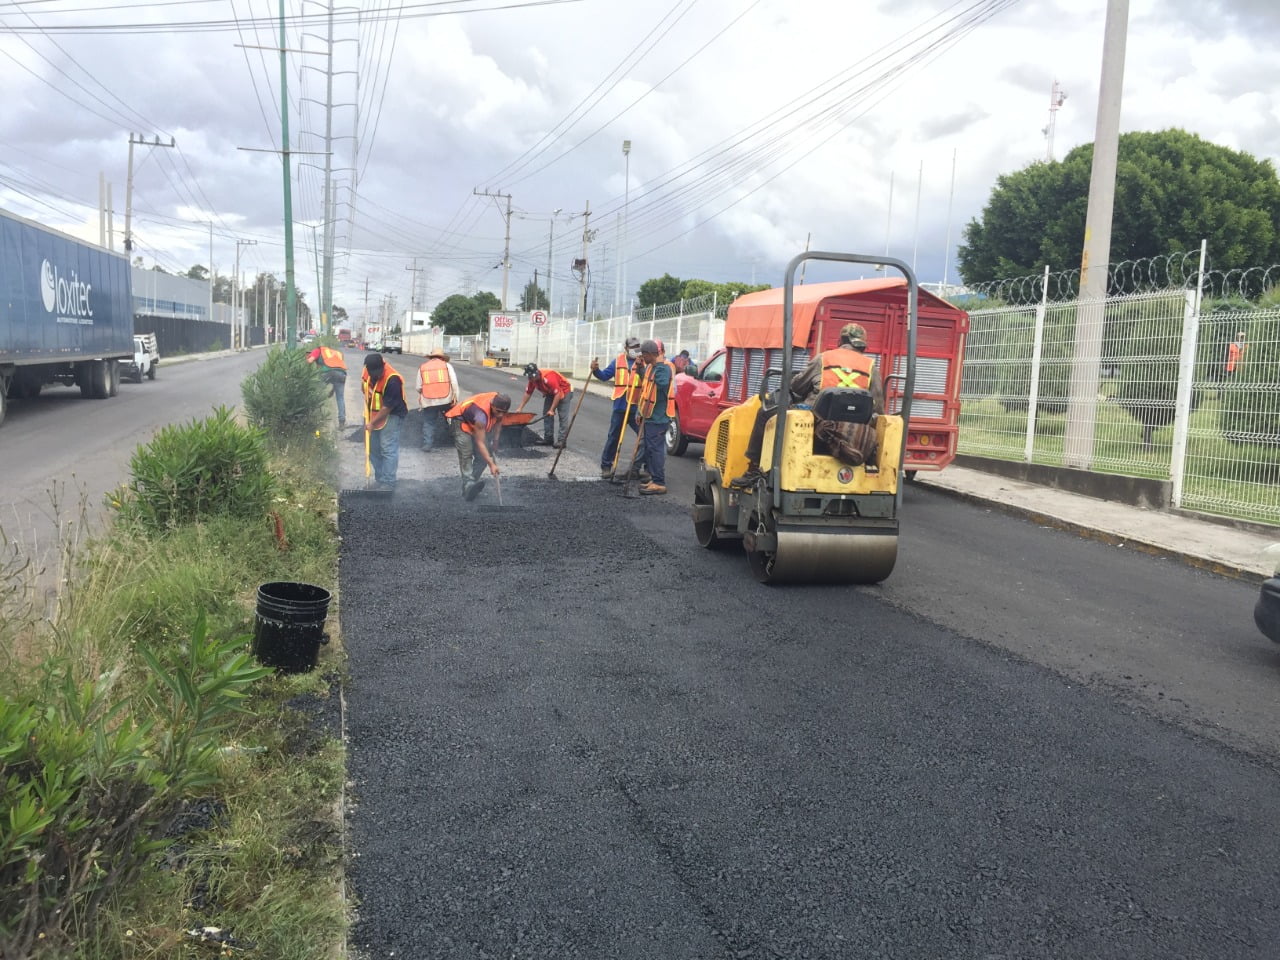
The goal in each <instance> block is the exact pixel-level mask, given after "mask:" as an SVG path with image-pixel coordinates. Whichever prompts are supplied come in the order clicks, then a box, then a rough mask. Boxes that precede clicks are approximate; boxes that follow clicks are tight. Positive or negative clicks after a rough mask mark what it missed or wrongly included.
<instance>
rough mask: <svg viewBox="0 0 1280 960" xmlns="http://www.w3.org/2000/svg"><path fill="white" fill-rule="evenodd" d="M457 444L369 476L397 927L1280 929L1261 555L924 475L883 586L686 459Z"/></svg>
mask: <svg viewBox="0 0 1280 960" xmlns="http://www.w3.org/2000/svg"><path fill="white" fill-rule="evenodd" d="M393 362H395V363H396V365H397V366H398V367H399V368H400V369H402V370H404V371H406V372H407V373H408V374H409V375H410V376H411V373H412V369H413V367H414V366H415V365H416V362H417V361H416V360H415V359H414V358H409V357H406V358H404V359H403V360H399V359H398V358H397V360H396V361H393ZM461 374H462V381H463V385H464V389H475V390H479V389H486V388H487V389H493V388H494V387H496V386H499V385H503V386H506V387H510V388H513V389H518V388H519V387H520V386H522V382H521V381H520V380H519V379H515V378H512V377H510V375H509V374H507V373H503V372H495V371H472V370H470V369H469V368H466V367H463V368H462V369H461ZM517 402H518V401H517ZM607 406H608V404H607V401H603V400H597V399H596V398H594V397H592V398H589V399H588V401H587V403H586V404H585V405H584V407H583V414H582V415H581V417H580V419H579V423H578V424H577V425H576V426H575V428H574V437H575V438H576V439H574V440H571V442H570V451H569V454H567V455H566V467H565V468H564V469H562V470H561V471H560V473H559V475H560V476H562V477H565V478H573V477H575V476H585V475H589V474H590V473H592V472H595V469H596V466H597V462H596V459H595V458H596V457H597V455H598V449H599V443H600V440H601V439H602V436H603V423H604V418H605V417H606V416H607ZM351 446H352V447H354V446H355V445H351ZM698 450H699V448H697V447H694V448H692V450H691V453H696V452H697V451H698ZM452 456H453V455H452V452H451V451H439V452H434V453H431V454H423V453H422V452H420V451H417V450H414V449H412V446H411V445H406V450H405V452H404V454H403V455H402V462H404V463H405V464H406V465H407V466H408V467H409V470H408V471H406V470H405V469H402V472H401V476H402V477H404V476H406V473H408V474H416V476H418V477H420V479H416V478H415V479H413V480H412V481H409V482H402V483H401V485H400V489H399V490H398V491H397V493H396V495H395V497H394V498H391V499H384V498H381V497H378V496H372V495H366V494H361V493H348V494H344V496H343V499H342V505H341V525H342V533H343V538H344V541H343V553H342V568H341V586H342V597H343V603H342V617H343V624H342V625H343V633H344V638H345V643H346V647H347V650H348V652H349V655H350V657H351V664H350V666H351V684H350V688H349V690H348V717H349V719H348V724H349V732H350V751H351V752H350V773H351V777H352V779H353V780H354V782H355V798H356V804H355V807H354V810H353V812H352V815H351V826H352V837H353V845H354V849H355V852H356V853H357V857H356V859H355V860H354V866H353V871H352V877H353V882H354V886H355V891H356V894H357V896H358V898H359V902H360V907H359V919H358V922H357V925H356V928H355V930H354V935H353V940H354V943H355V944H356V945H357V946H358V947H359V948H362V949H364V950H365V951H366V952H367V953H368V955H369V956H371V957H386V956H391V955H394V956H397V957H450V958H455V957H456V958H472V957H474V958H480V957H495V958H496V957H555V958H560V957H584V958H595V957H645V958H649V957H653V958H667V957H670V958H685V957H688V958H693V957H787V958H792V957H904V958H907V957H910V958H914V957H948V958H950V957H982V958H996V957H1008V958H1014V957H1018V958H1022V957H1046V958H1049V957H1053V958H1060V957H1081V958H1084V957H1089V958H1096V957H1124V958H1131V957H1132V958H1143V957H1152V958H1156V957H1159V958H1167V957H1215V958H1218V957H1223V958H1227V957H1258V958H1262V957H1274V956H1276V954H1277V945H1278V944H1280V908H1278V907H1277V906H1276V894H1275V889H1274V888H1275V878H1276V876H1277V875H1278V873H1280V843H1277V842H1276V840H1275V831H1274V827H1273V825H1274V823H1275V822H1276V821H1277V815H1278V814H1280V791H1277V789H1276V788H1277V780H1276V770H1277V765H1276V762H1275V761H1276V758H1277V757H1278V756H1280V734H1278V733H1277V730H1276V726H1275V721H1274V719H1273V718H1272V717H1271V716H1270V710H1271V708H1272V707H1273V705H1274V703H1275V699H1276V698H1275V696H1274V690H1275V684H1276V683H1277V682H1280V676H1278V675H1277V674H1278V664H1277V657H1276V655H1275V654H1274V653H1273V651H1272V649H1271V647H1270V645H1269V644H1267V643H1266V641H1265V640H1262V639H1261V638H1259V637H1256V636H1254V635H1253V634H1252V633H1251V632H1250V631H1249V630H1247V629H1245V628H1244V627H1243V626H1240V627H1237V626H1235V625H1234V624H1235V623H1236V622H1237V621H1238V622H1240V623H1242V624H1243V623H1245V622H1247V609H1248V607H1249V606H1250V605H1251V604H1252V594H1253V589H1252V588H1250V587H1248V586H1247V585H1243V584H1237V583H1234V582H1232V581H1227V580H1223V579H1220V578H1216V577H1213V576H1211V575H1208V574H1205V573H1202V572H1200V571H1196V570H1191V569H1188V568H1184V567H1181V566H1178V565H1176V564H1174V563H1170V562H1165V561H1159V560H1156V559H1153V558H1151V557H1148V556H1145V555H1140V554H1130V553H1126V552H1125V551H1122V550H1117V549H1116V548H1112V547H1105V546H1103V545H1101V544H1095V543H1091V542H1088V541H1085V540H1081V539H1079V538H1076V537H1073V536H1070V535H1066V534H1063V533H1061V532H1058V531H1054V530H1049V529H1043V528H1040V527H1037V526H1036V525H1034V524H1031V523H1027V522H1024V521H1020V520H1017V519H1014V518H1010V517H1006V516H1003V515H1001V514H998V513H990V512H987V511H984V510H983V509H981V508H979V507H976V506H974V505H972V504H967V503H961V502H957V501H954V500H950V499H947V498H945V497H943V496H940V495H938V494H936V493H934V492H931V491H928V490H927V489H924V488H912V489H911V490H910V491H909V493H908V496H907V503H906V507H905V520H904V524H905V526H904V535H903V539H902V547H901V551H900V557H899V563H898V567H897V569H896V570H895V571H894V573H893V575H892V577H891V578H890V579H889V580H888V581H887V582H886V583H885V584H884V585H882V586H879V587H855V588H849V587H844V588H840V587H773V588H770V587H764V586H761V585H759V584H757V583H755V582H754V580H752V579H751V577H750V574H749V572H748V569H747V565H746V561H745V559H744V558H743V557H742V555H741V553H740V552H735V551H725V552H723V553H720V552H708V551H704V550H701V549H700V548H699V547H698V546H697V545H696V542H695V541H694V539H693V536H692V530H691V524H690V521H689V517H688V510H687V507H688V501H689V496H688V490H689V487H690V483H689V480H690V479H691V474H692V459H691V458H688V459H686V460H684V461H671V466H670V468H669V471H668V486H669V488H670V489H671V490H672V494H671V495H669V496H668V497H666V498H644V499H636V500H628V499H624V498H622V497H621V496H620V492H619V489H618V488H616V487H611V486H609V485H607V484H603V483H599V482H593V483H578V482H562V481H555V480H549V479H547V477H546V467H547V465H548V464H549V453H548V452H546V451H530V452H529V453H527V454H524V455H522V456H521V457H514V456H513V457H512V458H511V459H509V460H508V459H505V458H504V460H503V473H504V477H503V493H504V505H503V508H502V509H497V504H496V501H495V498H494V496H493V493H494V491H492V490H491V489H490V490H486V493H485V494H484V495H483V496H482V498H481V499H480V500H478V501H476V502H475V503H467V502H465V501H463V500H462V499H461V497H460V496H459V492H458V483H457V477H456V469H457V467H456V463H451V462H450V461H451V460H452ZM540 457H543V458H545V459H540ZM1242 611H1245V612H1244V614H1243V616H1242ZM1237 681H1238V682H1237Z"/></svg>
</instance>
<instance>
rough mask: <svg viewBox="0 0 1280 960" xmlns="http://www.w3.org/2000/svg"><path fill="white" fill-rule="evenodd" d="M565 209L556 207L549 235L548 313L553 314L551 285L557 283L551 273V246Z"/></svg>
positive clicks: (553, 211) (552, 214)
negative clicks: (558, 219)
mask: <svg viewBox="0 0 1280 960" xmlns="http://www.w3.org/2000/svg"><path fill="white" fill-rule="evenodd" d="M563 209H564V208H563V207H556V208H555V209H554V210H552V211H551V229H550V230H549V231H548V233H547V313H550V312H551V305H552V304H553V303H555V301H554V300H552V299H551V285H552V284H553V283H555V280H554V278H553V276H552V273H551V245H552V243H554V242H555V238H556V217H558V216H560V211H561V210H563Z"/></svg>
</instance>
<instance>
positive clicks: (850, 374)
mask: <svg viewBox="0 0 1280 960" xmlns="http://www.w3.org/2000/svg"><path fill="white" fill-rule="evenodd" d="M875 366H876V362H875V361H874V360H872V359H871V358H870V357H868V356H867V355H866V354H865V353H862V352H861V351H858V350H851V349H849V348H848V347H837V348H836V349H835V350H824V351H823V352H822V382H821V383H819V384H818V389H819V390H826V389H828V388H830V387H853V388H855V389H858V390H870V389H871V371H872V370H874V369H875Z"/></svg>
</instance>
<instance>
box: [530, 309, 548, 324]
mask: <svg viewBox="0 0 1280 960" xmlns="http://www.w3.org/2000/svg"><path fill="white" fill-rule="evenodd" d="M529 322H530V323H532V324H533V325H534V326H535V327H545V326H546V325H547V311H545V310H534V311H533V312H532V313H530V314H529Z"/></svg>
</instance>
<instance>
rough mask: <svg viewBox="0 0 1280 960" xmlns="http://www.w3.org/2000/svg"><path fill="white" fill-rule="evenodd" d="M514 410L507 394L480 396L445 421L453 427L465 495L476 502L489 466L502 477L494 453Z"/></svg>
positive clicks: (451, 411)
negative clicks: (506, 422)
mask: <svg viewBox="0 0 1280 960" xmlns="http://www.w3.org/2000/svg"><path fill="white" fill-rule="evenodd" d="M510 409H511V398H510V397H509V396H507V395H506V394H505V393H497V392H493V393H477V394H476V395H475V396H474V397H468V398H467V399H466V400H463V401H462V402H461V403H457V404H454V405H453V406H452V407H450V408H449V409H448V410H446V411H445V414H444V416H445V419H446V420H447V421H449V424H450V425H451V426H452V428H453V443H454V447H455V448H456V449H457V451H458V469H459V470H460V471H461V473H462V495H463V497H465V498H466V499H468V500H474V499H475V498H476V497H477V496H478V495H479V493H480V490H481V489H482V488H483V487H484V477H482V476H481V474H482V473H484V468H485V465H486V464H487V465H488V467H489V473H490V474H492V475H493V476H495V477H496V476H498V475H499V472H500V471H499V470H498V461H497V460H496V459H495V458H494V455H493V452H494V451H495V450H497V449H498V442H499V440H500V439H501V438H502V421H503V418H504V417H505V416H506V415H507V411H508V410H510Z"/></svg>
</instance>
